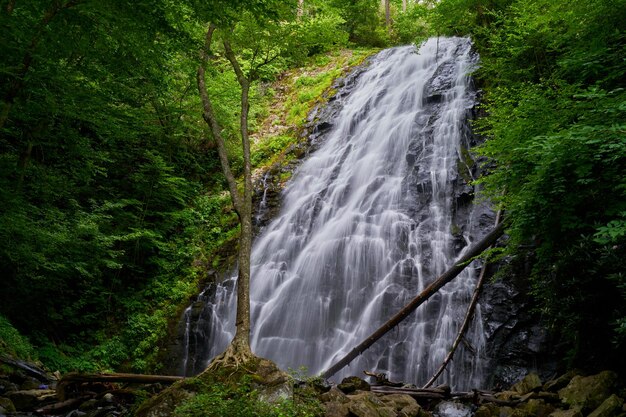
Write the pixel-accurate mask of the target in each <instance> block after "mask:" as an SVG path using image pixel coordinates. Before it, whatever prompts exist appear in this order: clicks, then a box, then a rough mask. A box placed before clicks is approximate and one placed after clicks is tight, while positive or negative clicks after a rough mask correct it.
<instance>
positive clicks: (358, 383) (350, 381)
mask: <svg viewBox="0 0 626 417" xmlns="http://www.w3.org/2000/svg"><path fill="white" fill-rule="evenodd" d="M337 388H339V389H340V390H341V391H343V392H345V393H346V394H350V393H352V392H355V391H369V390H370V384H368V383H367V382H365V381H364V380H362V379H361V378H359V377H356V376H349V377H347V378H344V379H343V380H342V381H341V384H339V385H337Z"/></svg>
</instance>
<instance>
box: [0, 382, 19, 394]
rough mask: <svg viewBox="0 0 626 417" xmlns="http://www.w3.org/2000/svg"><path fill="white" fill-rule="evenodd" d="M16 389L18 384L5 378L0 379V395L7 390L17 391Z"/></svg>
mask: <svg viewBox="0 0 626 417" xmlns="http://www.w3.org/2000/svg"><path fill="white" fill-rule="evenodd" d="M17 390H18V386H17V385H15V384H14V383H13V382H11V381H9V380H6V379H0V395H4V394H6V393H7V392H12V391H17Z"/></svg>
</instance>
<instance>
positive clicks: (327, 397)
mask: <svg viewBox="0 0 626 417" xmlns="http://www.w3.org/2000/svg"><path fill="white" fill-rule="evenodd" d="M319 398H320V401H321V402H323V403H328V402H336V403H341V404H345V403H348V402H350V399H349V398H348V396H347V395H346V394H344V393H343V392H341V391H340V390H339V388H337V387H332V388H331V389H330V391H328V392H325V393H323V394H322V395H320V396H319Z"/></svg>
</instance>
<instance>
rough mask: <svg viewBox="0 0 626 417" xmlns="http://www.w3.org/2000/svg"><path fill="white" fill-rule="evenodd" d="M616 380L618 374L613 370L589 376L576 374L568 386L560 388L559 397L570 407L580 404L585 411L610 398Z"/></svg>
mask: <svg viewBox="0 0 626 417" xmlns="http://www.w3.org/2000/svg"><path fill="white" fill-rule="evenodd" d="M616 381H617V375H616V374H615V373H614V372H611V371H603V372H600V373H599V374H596V375H591V376H587V377H583V376H575V377H574V378H572V380H571V381H570V383H569V384H568V385H567V387H565V388H563V389H561V390H559V397H560V398H561V401H563V402H564V403H566V404H568V405H569V406H570V407H575V406H579V407H581V408H582V410H583V411H585V410H588V411H591V410H594V409H596V408H597V407H599V406H600V404H602V402H603V401H604V400H606V399H607V398H609V396H610V395H611V391H612V390H613V388H614V385H615V382H616Z"/></svg>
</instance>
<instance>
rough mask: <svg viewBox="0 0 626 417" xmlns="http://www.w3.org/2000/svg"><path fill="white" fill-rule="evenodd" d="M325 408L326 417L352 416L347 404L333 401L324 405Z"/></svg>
mask: <svg viewBox="0 0 626 417" xmlns="http://www.w3.org/2000/svg"><path fill="white" fill-rule="evenodd" d="M323 407H324V416H325V417H348V416H349V415H350V410H349V409H348V404H345V403H340V402H335V401H331V402H326V403H324V405H323Z"/></svg>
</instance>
